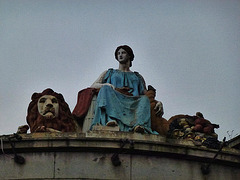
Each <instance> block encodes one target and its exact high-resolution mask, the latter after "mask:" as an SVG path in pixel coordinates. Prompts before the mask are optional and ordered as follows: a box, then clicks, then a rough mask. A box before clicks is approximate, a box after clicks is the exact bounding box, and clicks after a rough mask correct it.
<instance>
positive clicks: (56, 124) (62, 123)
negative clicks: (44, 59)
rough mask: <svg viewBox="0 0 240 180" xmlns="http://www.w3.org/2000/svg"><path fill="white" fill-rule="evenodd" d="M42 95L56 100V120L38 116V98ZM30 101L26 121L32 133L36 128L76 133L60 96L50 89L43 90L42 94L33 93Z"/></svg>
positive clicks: (68, 111)
mask: <svg viewBox="0 0 240 180" xmlns="http://www.w3.org/2000/svg"><path fill="white" fill-rule="evenodd" d="M44 95H52V96H55V97H56V98H57V99H58V103H59V115H58V117H57V118H53V119H46V118H45V117H43V116H41V115H40V114H39V112H38V107H37V103H38V100H39V98H40V97H42V96H44ZM31 100H32V101H31V102H30V103H29V106H28V110H27V117H26V119H27V123H28V125H29V127H30V131H31V132H32V133H33V132H36V131H37V128H38V127H41V126H45V127H46V128H51V129H54V130H58V131H62V132H72V131H76V129H77V127H76V123H75V121H74V119H73V117H72V114H71V111H70V109H69V106H68V104H67V103H66V102H65V100H64V98H63V96H62V94H59V93H56V92H54V91H53V90H52V89H50V88H48V89H45V90H44V91H43V92H42V93H33V95H32V98H31Z"/></svg>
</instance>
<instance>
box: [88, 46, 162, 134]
mask: <svg viewBox="0 0 240 180" xmlns="http://www.w3.org/2000/svg"><path fill="white" fill-rule="evenodd" d="M115 58H116V60H117V61H118V62H119V67H118V69H108V70H106V71H104V72H103V73H102V74H101V75H100V77H99V78H98V79H97V80H96V81H95V82H94V83H93V85H92V86H91V87H92V88H98V89H100V91H99V93H98V96H97V100H96V107H95V115H94V119H93V122H92V124H91V127H90V129H92V127H93V126H94V125H98V124H100V125H103V126H119V128H120V131H135V132H139V133H144V132H145V133H156V132H153V131H152V130H151V110H150V102H149V98H148V97H147V96H146V95H145V93H146V85H145V81H144V79H143V77H142V76H141V75H140V74H139V73H138V72H132V71H131V70H130V67H131V66H132V61H133V59H134V54H133V51H132V49H131V48H130V47H129V46H127V45H123V46H119V47H117V49H116V50H115ZM155 109H157V111H156V114H158V115H160V116H161V115H162V114H163V107H162V103H161V102H158V103H157V104H156V107H155Z"/></svg>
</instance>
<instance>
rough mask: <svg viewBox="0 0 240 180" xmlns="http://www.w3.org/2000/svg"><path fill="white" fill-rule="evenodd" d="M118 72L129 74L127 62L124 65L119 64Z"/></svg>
mask: <svg viewBox="0 0 240 180" xmlns="http://www.w3.org/2000/svg"><path fill="white" fill-rule="evenodd" d="M118 70H120V71H123V72H131V70H130V67H129V62H127V63H125V64H121V63H119V67H118Z"/></svg>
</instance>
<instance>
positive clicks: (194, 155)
mask: <svg viewBox="0 0 240 180" xmlns="http://www.w3.org/2000/svg"><path fill="white" fill-rule="evenodd" d="M10 136H11V135H7V136H0V138H2V140H3V142H4V151H5V152H6V153H12V149H11V145H10V143H9V142H8V140H7V139H8V137H10ZM21 137H22V140H21V141H17V140H14V143H15V149H16V151H17V152H44V151H46V152H49V151H50V152H51V151H58V152H61V151H62V152H64V151H66V152H67V151H85V152H88V151H89V152H91V151H99V152H101V151H109V152H116V150H119V148H120V146H121V142H122V140H131V141H133V143H134V149H131V148H130V144H129V143H126V145H125V146H124V152H126V153H131V154H132V153H133V154H134V153H135V154H147V155H152V154H155V155H160V156H171V157H173V158H175V157H176V158H185V159H193V160H197V161H199V160H202V161H204V160H206V161H208V160H209V159H211V158H213V157H214V155H215V154H216V152H217V150H215V149H208V148H206V147H198V146H195V145H194V144H193V143H192V142H191V141H186V140H177V139H168V138H166V137H164V136H160V135H152V134H139V133H133V132H115V131H88V132H86V133H31V134H21ZM1 153H2V152H1ZM239 155H240V151H238V150H234V149H231V148H224V149H223V151H222V152H221V153H220V154H219V156H218V157H217V160H218V161H222V162H228V163H230V164H231V163H233V164H238V165H240V156H239Z"/></svg>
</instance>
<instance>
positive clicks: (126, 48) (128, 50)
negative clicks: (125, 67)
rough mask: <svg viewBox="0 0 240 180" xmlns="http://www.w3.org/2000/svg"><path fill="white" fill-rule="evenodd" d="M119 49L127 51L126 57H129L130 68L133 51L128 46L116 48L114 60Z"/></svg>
mask: <svg viewBox="0 0 240 180" xmlns="http://www.w3.org/2000/svg"><path fill="white" fill-rule="evenodd" d="M119 49H124V50H125V51H127V53H128V55H129V56H130V67H131V66H132V61H133V59H134V54H133V50H132V49H131V48H130V47H129V46H128V45H122V46H118V47H117V49H116V50H115V59H116V60H118V59H117V53H118V51H119Z"/></svg>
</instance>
